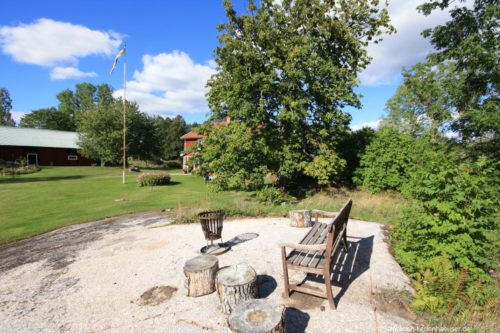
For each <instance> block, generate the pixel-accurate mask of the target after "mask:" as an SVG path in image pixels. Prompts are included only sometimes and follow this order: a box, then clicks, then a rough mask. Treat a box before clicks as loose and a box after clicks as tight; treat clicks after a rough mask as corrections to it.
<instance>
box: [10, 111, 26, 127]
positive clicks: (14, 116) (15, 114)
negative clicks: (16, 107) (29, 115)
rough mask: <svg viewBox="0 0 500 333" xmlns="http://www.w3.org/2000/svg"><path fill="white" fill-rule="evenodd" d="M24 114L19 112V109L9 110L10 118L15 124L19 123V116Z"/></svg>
mask: <svg viewBox="0 0 500 333" xmlns="http://www.w3.org/2000/svg"><path fill="white" fill-rule="evenodd" d="M25 114H26V112H19V111H10V115H11V117H12V119H14V121H15V122H16V124H19V122H20V121H21V118H22V117H23V116H24V115H25Z"/></svg>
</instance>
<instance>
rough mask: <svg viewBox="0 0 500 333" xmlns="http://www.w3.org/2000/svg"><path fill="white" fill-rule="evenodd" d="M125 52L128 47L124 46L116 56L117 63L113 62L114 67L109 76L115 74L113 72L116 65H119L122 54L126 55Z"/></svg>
mask: <svg viewBox="0 0 500 333" xmlns="http://www.w3.org/2000/svg"><path fill="white" fill-rule="evenodd" d="M125 50H126V46H124V47H123V49H121V50H120V52H118V54H117V55H116V57H115V61H114V62H113V67H112V68H111V70H110V71H109V75H111V74H112V73H113V71H114V70H115V68H116V64H117V63H118V58H120V57H121V56H122V54H125Z"/></svg>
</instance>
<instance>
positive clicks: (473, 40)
mask: <svg viewBox="0 0 500 333" xmlns="http://www.w3.org/2000/svg"><path fill="white" fill-rule="evenodd" d="M453 2H454V1H450V0H433V1H428V2H426V3H424V4H423V5H421V6H420V7H419V8H420V10H421V11H422V12H423V13H424V14H425V15H428V14H430V13H431V12H432V11H433V10H436V9H444V8H448V7H449V6H451V4H452V3H453ZM463 2H464V1H459V2H455V4H454V5H453V7H452V8H451V10H450V13H451V20H449V21H448V22H446V23H445V24H444V25H439V26H437V27H434V28H432V29H428V30H426V31H424V36H426V37H429V38H430V41H431V43H432V45H433V46H434V47H435V49H436V50H437V51H436V52H435V53H434V54H432V55H431V57H430V59H431V60H432V61H433V62H435V63H443V62H453V63H455V65H456V70H455V72H456V74H457V76H460V77H463V84H462V85H461V86H460V87H459V88H458V89H457V90H456V92H455V96H454V106H455V108H456V111H457V113H458V117H457V119H456V121H455V122H454V124H453V128H454V129H455V130H456V131H457V132H458V133H459V135H460V138H461V139H462V140H463V142H464V143H465V144H468V145H469V144H470V145H473V146H474V150H483V151H485V152H487V153H489V154H490V153H493V154H494V153H495V152H498V150H499V143H498V140H499V130H500V112H498V109H499V96H498V88H499V83H500V60H499V59H500V58H499V57H498V54H499V52H500V36H499V29H498V22H499V21H500V4H499V2H498V1H497V0H475V1H474V2H473V5H472V6H471V7H470V8H468V7H466V6H465V5H461V3H463Z"/></svg>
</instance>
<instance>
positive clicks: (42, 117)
mask: <svg viewBox="0 0 500 333" xmlns="http://www.w3.org/2000/svg"><path fill="white" fill-rule="evenodd" d="M19 126H21V127H31V128H44V129H52V130H60V131H73V130H74V126H73V122H72V119H71V118H70V117H69V115H68V114H67V113H64V112H60V111H58V110H57V109H56V108H54V107H52V108H46V109H38V110H33V111H31V112H30V113H27V114H25V115H24V116H23V117H22V118H21V122H20V123H19Z"/></svg>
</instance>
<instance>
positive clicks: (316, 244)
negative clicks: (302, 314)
mask: <svg viewBox="0 0 500 333" xmlns="http://www.w3.org/2000/svg"><path fill="white" fill-rule="evenodd" d="M351 206H352V200H351V199H349V200H348V201H347V202H346V204H345V205H344V207H342V209H341V210H340V211H339V212H338V213H331V212H323V211H313V214H312V215H313V216H315V217H316V221H315V222H314V224H313V226H312V228H311V230H309V232H308V233H307V234H306V235H305V236H304V238H303V239H302V240H301V241H300V242H299V244H291V243H280V246H281V258H282V262H283V275H284V278H285V296H286V297H289V296H290V291H291V290H294V291H298V292H302V293H305V294H309V295H314V296H317V297H322V298H326V299H328V302H329V303H330V307H331V308H332V309H335V308H336V306H335V302H334V300H333V293H332V286H331V281H330V268H331V263H332V258H333V257H334V255H335V253H336V251H337V249H338V248H339V244H340V243H341V242H342V245H343V248H344V251H346V252H347V251H348V249H347V221H348V219H349V213H350V211H351ZM325 216H326V217H332V220H331V221H330V222H328V223H323V222H320V221H319V219H318V218H319V217H325ZM286 248H290V249H292V251H291V252H290V253H289V254H288V255H287V254H286ZM289 269H295V270H300V271H303V272H306V273H313V274H318V275H322V276H323V278H324V280H325V287H326V291H325V293H322V292H320V291H318V290H316V289H312V288H308V287H305V286H300V285H296V284H290V283H289V281H288V270H289Z"/></svg>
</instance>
